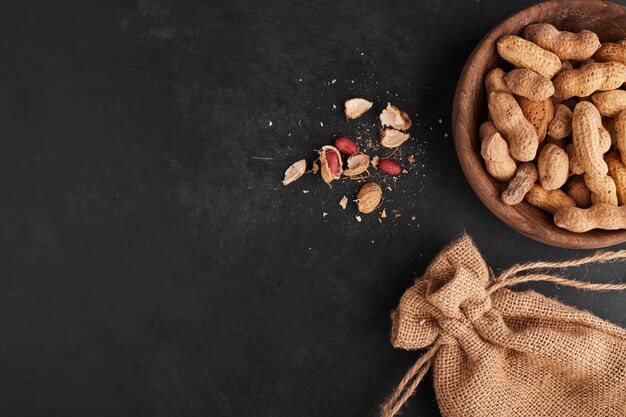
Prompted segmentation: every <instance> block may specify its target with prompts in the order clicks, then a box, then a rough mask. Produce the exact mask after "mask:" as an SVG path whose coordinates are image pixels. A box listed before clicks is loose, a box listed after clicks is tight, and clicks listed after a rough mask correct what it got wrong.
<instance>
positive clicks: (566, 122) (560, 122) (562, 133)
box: [548, 104, 572, 139]
mask: <svg viewBox="0 0 626 417" xmlns="http://www.w3.org/2000/svg"><path fill="white" fill-rule="evenodd" d="M570 133H572V111H571V110H570V109H569V108H568V107H567V106H566V105H564V104H559V105H558V106H556V109H555V111H554V118H552V120H551V121H550V123H549V124H548V135H549V136H550V137H551V138H553V139H563V138H564V137H567V136H569V134H570Z"/></svg>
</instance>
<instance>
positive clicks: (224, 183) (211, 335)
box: [0, 0, 626, 417]
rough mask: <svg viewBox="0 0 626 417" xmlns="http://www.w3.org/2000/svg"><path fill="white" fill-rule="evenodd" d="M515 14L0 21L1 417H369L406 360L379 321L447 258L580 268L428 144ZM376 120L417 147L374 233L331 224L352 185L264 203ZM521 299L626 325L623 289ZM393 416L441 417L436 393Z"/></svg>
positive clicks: (51, 13)
mask: <svg viewBox="0 0 626 417" xmlns="http://www.w3.org/2000/svg"><path fill="white" fill-rule="evenodd" d="M530 3H531V2H529V1H525V2H520V1H518V2H500V1H476V2H469V1H467V2H461V1H457V2H454V3H452V2H443V1H429V2H412V1H402V0H401V1H394V2H382V1H378V0H377V1H370V0H365V1H358V2H357V1H351V2H337V1H300V0H298V1H274V2H246V1H239V0H238V1H231V2H175V1H173V0H169V1H168V0H162V1H160V0H140V1H139V2H122V1H108V2H99V4H98V3H96V2H89V1H87V2H86V1H83V2H48V1H32V2H4V5H3V6H1V13H0V16H1V21H2V24H1V25H0V26H1V28H2V31H1V33H2V36H1V37H0V52H1V54H0V56H1V57H2V64H1V65H0V68H1V69H0V118H1V119H0V138H1V139H0V143H1V148H0V192H1V193H0V194H1V201H2V203H1V205H0V216H1V217H2V222H1V225H2V226H1V233H2V235H1V236H2V240H1V243H2V249H1V254H2V258H1V261H2V262H0V277H1V278H0V279H1V281H0V282H1V287H0V375H2V377H1V378H0V415H4V416H85V415H90V416H114V415H115V416H258V417H270V416H330V415H337V416H376V415H377V410H378V405H379V404H380V403H382V401H383V400H384V398H385V397H386V396H387V395H388V394H389V393H390V392H391V391H392V389H393V388H394V386H395V384H396V383H397V382H398V381H399V380H400V378H401V377H402V376H403V374H404V372H405V371H406V370H407V369H408V367H409V366H410V365H411V364H412V362H413V361H414V360H415V359H416V358H417V357H418V355H419V353H418V352H402V351H396V350H394V349H392V347H391V346H390V344H389V342H388V334H389V330H390V319H389V313H390V311H391V310H392V309H393V308H394V306H395V305H396V304H397V302H398V300H399V297H400V295H401V294H402V292H403V291H404V289H405V288H406V287H407V286H409V285H410V284H411V282H412V280H413V277H414V275H415V274H420V273H421V272H422V271H423V269H424V268H425V266H426V265H427V264H428V262H429V261H430V260H431V258H432V257H433V256H434V255H435V254H436V253H437V251H438V250H440V249H441V248H442V247H443V246H444V245H445V244H446V243H448V242H449V241H450V240H452V239H453V238H455V237H456V236H457V235H459V234H460V233H462V232H463V231H467V232H468V233H470V234H471V235H472V236H473V237H474V238H475V240H476V242H477V244H478V245H479V247H480V248H481V250H482V251H483V253H485V256H486V258H487V260H488V262H489V263H490V265H491V266H492V267H493V268H496V269H497V268H501V267H504V266H507V265H509V264H512V263H514V262H521V261H527V260H535V259H545V260H557V259H566V258H570V257H574V256H577V255H581V254H588V253H589V252H583V251H579V252H576V251H569V250H559V249H556V248H552V247H547V246H544V245H541V244H538V243H536V242H533V241H530V240H528V239H526V238H524V237H522V236H520V235H518V234H516V233H515V232H513V231H511V230H510V229H508V228H507V227H506V226H504V225H503V224H502V223H500V222H499V221H498V220H497V219H496V218H495V217H494V216H493V215H491V214H490V213H489V212H488V211H487V209H486V208H485V207H483V206H482V205H481V203H480V202H479V201H478V199H477V198H476V197H475V195H474V194H473V193H472V191H471V189H470V188H469V186H468V184H467V182H466V181H465V179H464V177H463V175H462V173H461V170H460V168H459V165H458V162H457V159H456V155H455V153H454V149H453V145H452V138H451V136H449V137H447V138H445V137H444V134H445V133H450V113H451V101H452V95H453V92H454V87H455V84H456V79H457V77H458V75H459V73H460V71H461V68H462V66H463V64H464V62H465V59H466V58H467V57H468V55H469V53H470V52H471V50H472V48H473V47H474V45H475V44H476V43H477V42H478V41H479V40H480V38H481V37H482V36H483V35H484V34H485V33H486V32H487V31H488V30H489V29H490V28H491V27H492V26H493V25H494V24H496V23H497V22H499V21H500V20H502V19H503V18H505V17H506V16H508V15H510V14H511V13H513V12H515V11H517V10H519V9H521V8H522V7H524V6H526V5H529V4H530ZM333 79H336V80H337V81H336V83H335V84H330V85H329V83H330V81H331V80H333ZM354 96H362V97H366V98H370V99H373V100H374V101H375V106H374V109H373V110H372V111H370V112H369V113H368V114H366V116H364V118H363V119H359V120H357V121H353V122H350V123H348V122H346V121H345V120H344V119H343V117H342V114H341V108H342V103H343V101H344V100H345V99H347V98H350V97H354ZM387 101H391V102H393V103H395V104H397V105H398V106H399V107H401V108H402V109H405V110H407V111H409V113H410V114H411V116H412V117H413V119H414V120H415V121H416V122H418V123H419V126H416V127H414V128H413V129H412V135H413V136H414V138H415V139H412V140H411V142H410V143H409V144H408V145H406V146H405V147H403V150H402V153H400V154H396V155H395V157H397V158H398V159H400V158H402V159H403V160H404V162H403V163H404V165H405V166H406V167H408V166H409V164H407V163H406V159H405V158H406V156H408V155H409V154H415V155H416V159H417V163H416V164H415V165H413V166H412V168H411V170H410V172H409V173H408V174H406V175H402V176H401V177H400V179H399V180H398V181H397V182H394V181H389V180H385V186H387V185H388V186H391V187H392V189H393V191H391V192H387V193H386V200H385V205H384V207H385V208H386V211H387V213H388V217H387V218H386V219H384V221H383V223H382V224H380V223H379V222H378V221H377V217H376V216H374V215H370V216H363V221H362V222H361V223H359V222H357V221H356V220H355V215H356V210H355V208H354V205H350V206H349V207H348V209H346V210H345V211H343V210H341V208H340V207H339V205H338V202H339V200H340V198H341V197H342V196H343V195H344V194H345V195H347V196H348V197H349V198H351V199H352V198H354V195H355V194H356V190H357V189H358V184H357V183H355V182H352V181H343V182H341V183H337V184H336V185H335V186H334V187H333V189H332V190H330V189H329V188H328V187H327V186H326V185H325V184H323V183H322V182H321V180H320V178H318V177H314V176H312V175H308V176H305V177H304V178H302V179H301V180H300V181H298V182H296V183H294V184H292V185H290V186H289V187H283V186H282V185H281V183H280V180H281V179H282V172H283V171H284V169H285V168H286V167H287V166H288V165H289V164H290V163H292V162H294V161H295V160H297V159H300V158H307V159H308V160H309V162H310V161H311V160H312V159H313V156H314V153H313V151H312V150H313V149H316V148H319V147H320V146H322V145H324V144H327V143H330V142H332V140H333V138H334V137H336V136H338V135H348V136H351V137H356V136H359V135H361V136H362V137H363V139H361V142H360V143H364V139H365V138H367V137H373V136H374V135H375V128H374V127H373V126H374V125H375V122H376V116H377V114H378V112H379V111H380V109H381V106H383V105H384V104H386V102H387ZM332 104H336V105H337V106H338V110H333V109H332V107H331V105H332ZM416 115H417V116H416ZM439 118H442V119H443V123H442V124H439V123H438V119H439ZM270 121H272V126H271V127H269V122H270ZM320 122H323V123H324V127H321V126H320ZM431 127H432V131H431V130H430V129H429V128H431ZM367 128H370V131H369V132H368V131H367ZM303 190H309V191H310V192H309V193H304V192H303ZM393 210H398V211H399V214H401V217H399V218H395V217H394V216H393V215H394V214H395V213H394V212H393ZM323 212H327V213H328V216H327V217H325V218H323V217H322V213H323ZM412 216H415V220H414V221H412V220H411V217H412ZM622 247H626V246H622ZM598 271H600V272H602V274H596V272H598ZM623 271H624V267H623V266H620V265H613V266H608V267H604V268H590V269H589V270H588V271H580V273H579V274H577V275H576V276H578V277H585V276H586V277H587V278H589V279H592V280H597V281H600V280H611V279H617V278H619V275H620V273H623ZM532 288H535V289H538V290H540V291H541V292H543V293H544V294H547V295H550V296H558V297H559V298H560V299H562V300H564V301H566V302H567V303H569V304H572V305H575V306H578V307H579V308H582V309H587V310H591V311H593V312H594V313H596V314H598V315H599V316H601V317H603V318H606V319H609V320H611V321H613V322H615V323H618V324H620V325H626V317H625V311H626V310H625V307H624V305H625V303H624V295H623V294H593V293H591V294H587V293H583V292H577V291H575V290H569V289H565V288H562V289H556V288H554V287H553V286H548V285H545V286H544V285H533V286H532ZM405 415H406V416H435V415H438V413H437V411H436V403H435V399H434V396H433V391H432V388H431V386H430V382H429V381H426V382H425V383H423V385H422V386H421V387H420V389H419V390H418V392H417V393H416V395H415V396H414V397H413V398H412V399H411V401H410V406H409V408H408V409H407V410H406V411H405Z"/></svg>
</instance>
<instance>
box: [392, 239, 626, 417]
mask: <svg viewBox="0 0 626 417" xmlns="http://www.w3.org/2000/svg"><path fill="white" fill-rule="evenodd" d="M624 257H626V251H619V252H608V253H601V254H596V255H594V256H592V257H589V258H584V259H582V260H577V261H573V262H565V263H555V264H548V263H535V264H528V265H522V266H516V267H514V268H510V269H509V270H507V271H506V274H503V275H502V276H501V278H499V279H498V280H494V279H491V278H490V271H489V268H488V267H487V265H486V264H485V261H484V260H483V258H482V257H481V255H480V253H479V252H478V250H477V249H476V247H475V246H474V244H473V243H472V241H471V239H470V238H469V237H467V236H464V237H462V238H460V239H459V240H457V241H456V242H454V243H453V244H452V245H451V246H449V247H448V248H446V249H444V250H443V251H442V252H441V253H440V254H439V255H438V256H437V258H436V259H435V260H434V262H433V263H432V264H431V265H430V266H429V267H428V269H427V271H426V273H425V274H424V276H423V277H421V278H419V279H418V280H417V281H416V282H415V285H413V286H412V287H411V288H409V289H408V290H407V291H406V292H405V293H404V295H403V296H402V299H401V300H400V305H399V306H398V308H397V310H395V311H394V312H393V314H392V320H393V329H392V335H391V342H392V344H393V346H394V347H397V348H401V349H410V350H413V349H423V348H427V347H431V348H430V350H429V351H428V352H427V353H426V354H425V355H424V356H422V357H421V358H420V360H418V362H417V363H416V364H415V366H413V368H411V370H410V371H409V373H408V374H407V375H406V377H405V378H404V379H403V380H402V383H401V384H400V386H399V387H398V389H397V390H396V392H394V394H393V395H392V397H391V398H390V400H389V402H388V403H387V404H386V405H385V406H384V407H383V409H382V415H383V416H392V415H394V414H395V413H396V412H397V411H398V410H399V408H400V407H401V406H402V404H403V403H404V402H405V401H406V400H407V399H408V397H409V396H410V395H411V393H412V392H413V391H414V390H415V388H416V386H417V384H418V383H419V382H420V380H421V379H422V377H423V376H424V375H425V374H426V372H427V371H428V367H429V366H430V365H431V364H433V381H434V386H435V393H436V396H437V402H438V404H439V408H440V410H441V413H442V415H443V416H444V417H474V416H488V417H499V416H502V417H504V416H506V417H517V416H519V417H522V416H523V417H528V416H551V417H553V416H560V417H569V416H571V417H574V416H575V417H587V416H594V417H597V416H603V417H613V416H626V331H625V330H624V329H622V328H620V327H618V326H615V325H613V324H611V323H608V322H606V321H604V320H601V319H599V318H597V317H596V316H594V315H592V314H590V313H588V312H584V311H580V310H577V309H575V308H572V307H568V306H566V305H564V304H561V303H559V302H557V301H555V300H553V299H550V298H546V297H544V296H542V295H540V294H538V293H536V292H534V291H523V292H515V291H511V290H509V289H506V288H505V287H506V286H510V285H514V284H517V283H520V282H527V281H540V280H542V281H553V282H557V283H561V284H563V285H571V286H575V287H579V288H586V289H591V290H604V289H623V288H625V287H626V286H624V285H623V284H618V285H603V284H591V283H581V282H577V281H571V280H567V279H564V278H559V277H554V276H551V275H546V274H527V275H523V276H516V275H515V274H516V273H518V272H519V271H523V270H530V269H535V270H536V269H537V268H540V267H544V268H545V267H567V266H576V265H580V264H584V263H592V262H605V261H609V260H614V259H620V258H624ZM414 415H419V412H418V413H415V414H414Z"/></svg>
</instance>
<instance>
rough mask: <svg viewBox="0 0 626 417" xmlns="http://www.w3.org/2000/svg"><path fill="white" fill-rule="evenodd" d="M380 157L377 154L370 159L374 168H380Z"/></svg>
mask: <svg viewBox="0 0 626 417" xmlns="http://www.w3.org/2000/svg"><path fill="white" fill-rule="evenodd" d="M379 159H380V158H379V157H378V155H376V156H375V157H373V158H372V160H371V161H370V164H372V168H375V169H377V168H378V160H379Z"/></svg>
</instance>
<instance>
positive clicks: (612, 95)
mask: <svg viewBox="0 0 626 417" xmlns="http://www.w3.org/2000/svg"><path fill="white" fill-rule="evenodd" d="M497 49H498V53H499V54H500V56H501V57H502V58H504V59H505V60H506V61H508V62H509V63H511V64H513V66H514V67H515V68H514V69H512V70H511V71H509V72H508V73H505V71H503V70H502V69H501V68H495V69H493V70H491V71H490V72H489V73H488V74H487V75H486V77H485V87H486V89H487V96H488V107H489V121H487V122H485V123H483V124H482V125H481V127H480V132H479V136H480V140H481V149H480V151H481V155H482V157H483V158H484V160H485V166H486V169H487V171H488V172H489V173H490V174H491V175H492V176H493V177H494V178H496V179H497V180H500V181H503V182H508V187H507V188H506V190H505V191H504V192H503V193H502V195H501V199H502V201H503V202H504V203H505V204H509V205H514V204H518V203H520V202H521V201H522V200H524V199H526V201H528V202H529V203H530V204H532V205H534V206H536V207H539V208H541V209H543V210H546V211H548V212H549V213H552V214H554V223H555V224H556V225H557V226H558V227H561V228H563V229H566V230H569V231H571V232H576V233H583V232H587V231H589V230H592V229H605V230H616V229H625V228H626V205H625V204H626V90H624V89H621V87H623V84H624V83H625V82H626V40H624V41H620V42H617V43H602V44H601V43H600V40H599V38H598V36H597V35H596V34H595V33H593V32H591V31H588V30H582V31H580V32H578V33H572V32H565V31H559V30H557V29H556V28H555V27H554V26H552V25H550V24H545V23H541V24H533V25H530V26H527V27H526V28H525V29H524V32H523V37H519V36H515V35H507V36H504V37H502V38H500V39H499V40H498V42H497Z"/></svg>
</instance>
